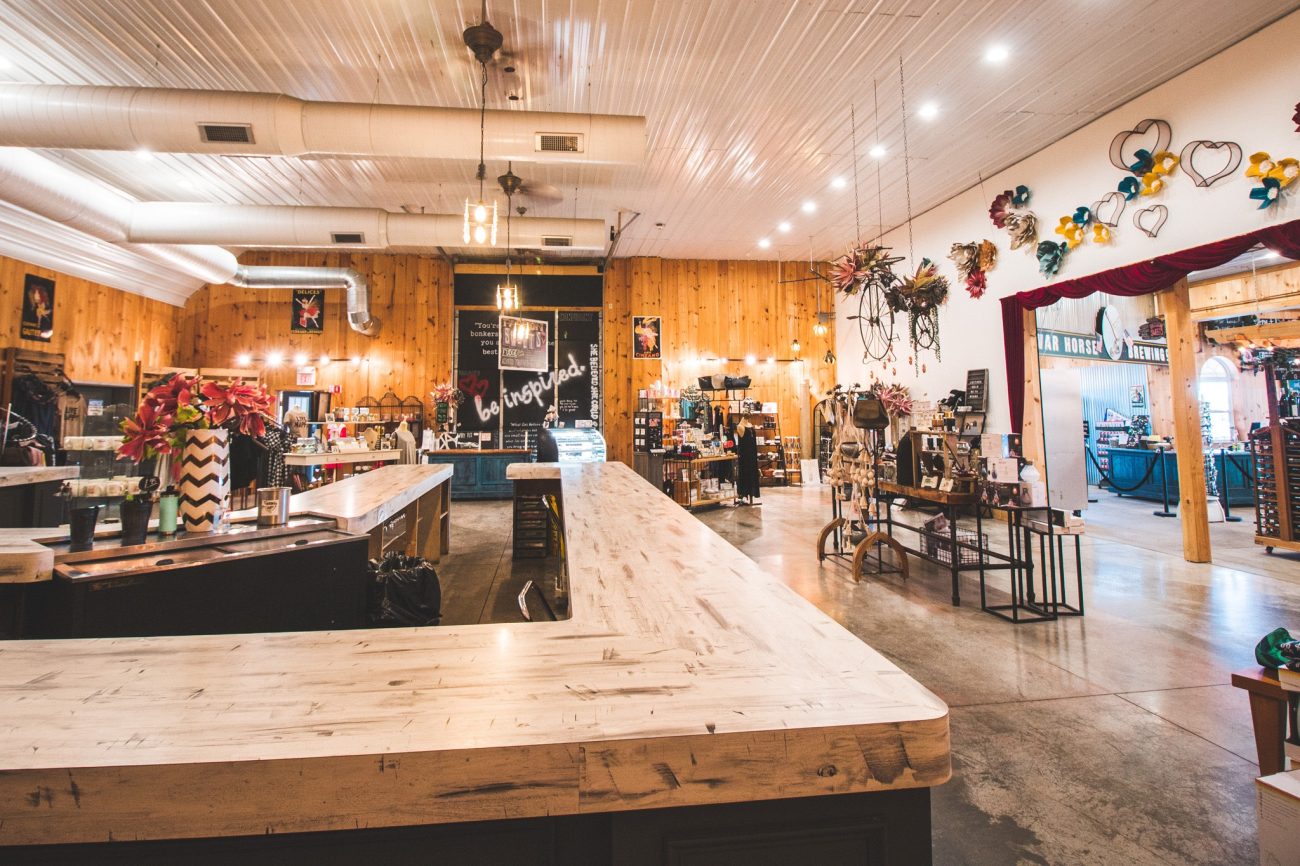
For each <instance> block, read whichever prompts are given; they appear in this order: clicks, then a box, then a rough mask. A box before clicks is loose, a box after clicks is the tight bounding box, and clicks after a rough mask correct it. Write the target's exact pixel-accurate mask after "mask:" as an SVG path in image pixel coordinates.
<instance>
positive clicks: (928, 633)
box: [440, 486, 1300, 866]
mask: <svg viewBox="0 0 1300 866" xmlns="http://www.w3.org/2000/svg"><path fill="white" fill-rule="evenodd" d="M763 498H764V502H765V504H764V505H763V506H762V507H755V508H736V509H732V508H721V509H715V510H712V511H705V512H701V513H700V514H699V517H700V519H701V520H702V521H703V522H704V523H705V524H707V525H708V526H710V527H712V528H713V529H715V530H716V531H717V532H718V533H719V534H721V535H722V536H723V537H724V538H726V539H728V540H729V541H731V542H732V543H733V544H735V545H736V546H737V547H739V548H740V549H741V550H743V551H744V552H745V553H746V554H748V555H749V556H750V557H752V558H753V559H754V560H755V561H757V562H758V563H759V564H760V565H762V566H763V567H764V568H766V569H767V570H768V571H770V572H772V573H773V574H777V575H780V576H782V577H783V578H784V579H785V580H786V581H787V583H789V585H790V586H791V587H793V588H794V589H795V590H796V591H798V592H799V593H800V594H802V595H803V596H804V597H805V598H807V599H808V600H809V601H810V602H812V603H813V604H816V605H817V606H818V607H819V608H821V609H822V610H824V611H825V612H826V613H828V614H829V615H830V616H832V617H834V618H835V619H836V620H838V621H839V622H841V623H842V624H843V625H844V626H845V627H846V628H848V629H849V630H851V631H852V632H854V633H855V634H857V635H859V636H860V637H862V638H863V639H864V640H866V641H867V642H868V643H870V644H871V645H872V646H873V647H875V648H876V649H878V650H880V651H881V652H882V653H884V654H885V655H886V656H888V657H889V658H890V659H892V660H893V661H894V662H895V663H896V664H898V665H899V666H900V667H901V668H903V670H905V671H907V672H908V673H909V674H911V675H912V676H913V677H915V678H916V679H917V680H919V681H920V682H922V683H924V684H925V685H926V686H928V687H929V688H931V689H932V690H933V691H935V692H936V693H937V694H938V695H939V696H940V697H942V698H943V699H944V700H945V701H947V702H948V705H949V706H950V707H951V724H952V744H953V757H954V760H953V763H954V775H953V779H952V781H951V782H949V783H948V784H947V785H944V786H942V787H940V788H937V789H936V790H935V792H934V809H933V817H934V846H935V863H937V864H945V866H947V864H954V866H955V864H972V866H973V864H998V866H1002V864H1021V863H1028V864H1071V866H1088V864H1099V866H1100V864H1107V866H1109V864H1116V863H1124V864H1125V866H1139V864H1174V863H1176V864H1253V863H1256V862H1258V855H1257V848H1256V841H1255V833H1256V822H1255V807H1254V803H1255V799H1254V782H1253V780H1254V777H1255V775H1256V773H1257V771H1258V768H1257V767H1256V765H1255V758H1254V740H1253V737H1252V734H1251V728H1250V719H1249V712H1248V707H1247V701H1246V697H1245V695H1244V694H1243V693H1241V692H1239V691H1237V690H1236V689H1234V688H1232V686H1231V685H1229V675H1230V673H1231V672H1232V671H1233V670H1236V669H1240V668H1244V667H1248V666H1251V665H1252V664H1253V658H1252V650H1253V647H1254V645H1255V642H1256V641H1257V640H1258V639H1259V638H1260V636H1261V635H1263V634H1264V633H1266V632H1267V631H1269V630H1270V629H1272V628H1275V627H1276V626H1279V625H1287V626H1289V627H1292V628H1296V627H1297V626H1300V568H1295V567H1294V564H1293V563H1294V562H1295V560H1290V561H1287V560H1284V559H1277V558H1276V557H1275V558H1273V560H1271V561H1270V559H1269V558H1268V557H1266V556H1265V554H1264V553H1263V551H1262V549H1260V550H1254V549H1250V548H1248V547H1245V546H1242V545H1237V548H1236V549H1235V552H1234V548H1233V547H1232V546H1231V545H1230V544H1229V543H1228V541H1227V540H1226V539H1225V541H1224V545H1223V552H1224V553H1225V554H1229V555H1231V556H1233V560H1232V561H1233V564H1232V565H1231V566H1219V565H1213V566H1211V565H1203V566H1194V565H1189V564H1188V563H1185V562H1184V561H1183V559H1182V556H1181V543H1179V542H1178V541H1177V535H1176V530H1177V521H1175V520H1161V519H1160V518H1155V517H1150V516H1146V517H1141V516H1139V512H1142V511H1146V512H1149V511H1150V510H1151V509H1150V507H1148V506H1149V503H1138V502H1132V501H1119V503H1118V505H1117V504H1116V503H1115V502H1105V501H1103V502H1102V503H1099V504H1098V506H1094V513H1093V514H1090V518H1094V519H1095V523H1096V525H1097V531H1095V532H1094V533H1093V534H1092V535H1090V536H1088V537H1086V538H1085V540H1084V565H1085V570H1084V574H1085V592H1086V598H1087V616H1086V617H1084V618H1082V619H1080V618H1071V619H1062V620H1059V621H1056V622H1048V623H1036V624H1026V625H1019V626H1016V625H1012V624H1010V623H1006V622H1003V621H1002V620H1000V619H997V618H995V617H993V616H991V615H989V614H987V613H983V612H981V611H980V610H979V608H978V598H979V594H978V583H977V580H976V578H975V576H974V575H973V574H972V575H970V576H969V577H963V581H962V596H963V600H964V604H963V606H962V607H960V608H954V607H952V606H951V604H950V603H949V594H950V593H949V581H948V577H947V574H946V572H945V573H942V574H941V573H940V572H939V571H937V570H936V569H934V568H933V567H932V566H929V565H926V564H924V563H921V562H918V561H915V560H913V564H912V578H911V580H910V581H908V582H907V583H903V582H902V581H901V580H900V579H899V577H898V576H897V575H885V576H883V577H881V578H878V579H872V580H867V581H863V582H862V583H854V582H853V581H852V579H851V578H850V575H849V572H848V568H847V567H846V566H843V565H840V564H837V563H836V562H835V561H833V560H832V561H827V562H825V563H818V561H817V558H816V555H815V542H816V537H817V532H818V530H819V529H820V527H821V526H822V525H823V524H824V523H825V521H826V520H827V518H828V516H829V508H830V505H829V502H830V493H829V489H828V488H825V487H816V486H809V487H804V488H784V489H770V490H765V491H764V494H763ZM1130 506H1132V509H1133V510H1132V513H1131V515H1130V514H1126V513H1125V511H1124V509H1128V508H1129V507H1130ZM630 507H632V506H630ZM509 516H510V511H509V503H456V505H455V507H454V508H453V535H452V538H453V547H454V551H453V554H452V556H451V557H450V558H449V559H448V560H447V561H446V562H445V564H444V566H443V567H442V568H441V569H440V573H441V575H442V578H443V581H444V599H445V600H446V601H445V603H444V611H445V612H450V611H454V610H460V611H463V612H462V613H460V614H457V616H460V617H461V619H460V620H459V621H477V620H476V619H472V618H466V617H469V616H470V612H473V611H478V612H479V616H480V618H484V619H488V618H490V616H489V614H491V612H492V611H494V610H495V611H497V612H498V613H500V614H501V615H503V616H507V615H510V612H509V611H508V608H509V606H510V605H513V600H512V599H513V593H515V592H517V588H515V585H516V584H520V583H522V580H523V579H524V577H523V576H522V575H523V574H524V571H523V570H522V569H514V568H512V567H511V562H510V556H509V546H508V545H509V538H508V534H509ZM1243 516H1246V515H1243ZM909 519H910V518H909ZM1157 523H1158V524H1160V526H1159V527H1156V526H1155V524H1157ZM1240 526H1242V525H1241V524H1238V525H1235V527H1240ZM1171 530H1172V531H1171ZM1162 533H1163V535H1162ZM991 534H992V535H993V537H994V540H995V541H996V540H997V537H998V533H997V532H996V531H995V532H993V533H991ZM1125 539H1127V540H1125ZM1216 543H1217V542H1216ZM516 572H518V573H517V574H516ZM506 600H510V604H509V605H507V604H506V603H505V601H506ZM513 618H517V612H516V613H514V614H513ZM448 621H457V619H456V616H452V617H450V618H448V619H444V622H448Z"/></svg>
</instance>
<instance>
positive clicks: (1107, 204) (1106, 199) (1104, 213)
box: [1092, 192, 1128, 228]
mask: <svg viewBox="0 0 1300 866" xmlns="http://www.w3.org/2000/svg"><path fill="white" fill-rule="evenodd" d="M1127 204H1128V199H1126V198H1125V197H1124V194H1123V193H1122V192H1108V193H1106V194H1105V195H1104V196H1102V197H1101V199H1100V200H1099V201H1097V203H1096V204H1094V205H1093V206H1092V217H1093V219H1094V220H1096V221H1097V222H1099V223H1101V224H1102V225H1106V226H1110V227H1111V228H1114V227H1115V226H1117V225H1119V218H1120V217H1121V216H1123V215H1124V208H1125V207H1126V206H1127Z"/></svg>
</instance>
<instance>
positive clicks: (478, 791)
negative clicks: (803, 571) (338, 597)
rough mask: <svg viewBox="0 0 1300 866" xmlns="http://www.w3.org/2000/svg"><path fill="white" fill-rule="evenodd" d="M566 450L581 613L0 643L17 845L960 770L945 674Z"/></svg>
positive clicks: (568, 809)
mask: <svg viewBox="0 0 1300 866" xmlns="http://www.w3.org/2000/svg"><path fill="white" fill-rule="evenodd" d="M400 468H401V469H410V468H412V467H400ZM429 468H434V467H429ZM383 471H387V470H379V472H383ZM558 471H559V473H560V476H561V484H562V490H563V495H564V519H565V533H566V536H567V542H568V550H569V574H570V581H571V592H572V609H573V617H572V619H570V620H565V621H560V622H546V623H531V624H529V623H520V624H510V625H475V626H463V627H447V628H429V629H390V630H368V631H350V632H321V633H290V634H265V635H248V634H244V635H232V636H197V637H168V638H129V639H109V640H70V641H31V642H11V643H8V644H4V643H0V845H3V844H22V843H28V844H29V843H37V842H55V841H99V840H107V839H146V838H165V837H187V836H211V835H238V834H262V833H285V832H294V831H308V830H326V829H351V828H354V827H375V826H392V825H404V824H428V823H446V822H455V821H466V820H484V819H502V818H516V817H527V816H541V815H562V814H575V813H581V812H603V811H617V810H627V809H642V808H653V807H660V806H682V805H693V804H704V803H720V802H739V801H747V800H758V799H766V798H778V797H796V796H804V795H813V794H836V793H853V792H863V791H873V790H881V789H890V788H906V787H919V786H931V785H936V784H940V783H942V782H944V781H945V780H946V779H947V778H948V776H949V774H950V768H949V739H948V708H947V707H946V706H945V705H944V703H943V702H942V701H940V700H939V699H938V698H937V697H936V696H935V695H933V694H932V693H931V692H930V691H928V690H927V689H925V688H924V687H922V686H921V685H920V684H918V683H917V682H916V681H914V680H913V679H912V678H911V677H909V676H907V675H906V674H904V673H903V672H902V671H900V670H899V669H898V668H897V667H895V666H894V665H893V664H892V663H890V662H889V661H888V660H886V659H885V658H884V657H883V656H881V655H880V654H879V653H877V652H876V651H875V650H873V649H872V648H871V647H869V646H867V645H866V644H865V643H863V642H862V641H860V640H858V639H857V638H856V637H854V636H853V635H852V634H850V633H849V632H848V631H846V630H845V629H844V628H842V627H841V626H840V625H838V624H837V623H835V622H834V621H833V620H832V619H830V618H829V617H828V616H826V615H825V614H823V613H821V612H820V611H819V610H817V609H816V608H815V607H813V605H811V604H809V603H808V602H806V601H805V600H803V599H802V598H800V597H799V596H798V595H796V594H795V593H794V592H793V591H792V590H790V589H789V588H787V587H786V586H785V585H784V584H782V583H781V582H780V581H779V580H777V579H776V578H774V577H772V576H771V575H769V574H767V573H765V572H764V571H763V570H762V569H760V568H759V567H758V566H757V565H756V564H755V563H754V562H753V561H752V560H750V559H748V558H747V557H745V556H744V555H743V554H742V553H740V552H739V551H738V550H736V549H735V548H734V547H732V546H731V545H730V544H728V543H727V542H726V541H724V540H723V539H722V538H721V537H719V536H718V535H717V534H715V533H714V532H713V531H712V530H710V529H708V528H707V527H705V526H704V525H703V524H702V523H700V522H698V521H697V520H695V519H694V518H693V517H691V516H690V515H689V514H688V513H686V512H685V511H684V510H682V509H681V507H679V506H678V505H676V504H675V503H673V501H672V500H671V499H669V498H667V497H665V496H662V495H660V494H658V493H657V492H656V491H655V490H654V488H653V487H651V486H650V485H648V484H646V482H644V481H643V480H642V479H641V478H639V477H638V476H637V475H636V474H635V473H634V472H633V471H632V470H631V469H629V468H628V467H626V466H624V465H622V464H618V463H601V464H578V465H564V466H562V467H560V468H559V470H558ZM377 474H378V472H376V473H370V474H369V475H367V476H365V478H373V477H374V476H375V475H377ZM345 483H346V482H345ZM332 487H333V488H339V487H342V484H337V485H332ZM330 489H331V488H324V489H323V490H325V491H328V490H330ZM809 555H810V556H811V555H813V554H812V546H811V540H810V542H809Z"/></svg>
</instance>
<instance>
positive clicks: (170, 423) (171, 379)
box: [117, 373, 272, 470]
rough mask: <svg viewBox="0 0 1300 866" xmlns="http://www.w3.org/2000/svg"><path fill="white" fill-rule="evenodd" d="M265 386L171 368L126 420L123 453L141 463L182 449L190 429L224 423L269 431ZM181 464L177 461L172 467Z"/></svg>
mask: <svg viewBox="0 0 1300 866" xmlns="http://www.w3.org/2000/svg"><path fill="white" fill-rule="evenodd" d="M271 402H272V401H271V395H270V394H268V393H267V392H266V389H265V388H262V387H259V386H256V385H245V384H244V382H243V380H241V379H236V380H235V381H233V382H231V383H230V384H229V385H218V384H217V383H215V382H206V383H204V384H203V385H202V386H200V385H199V380H198V378H197V377H190V376H186V375H184V374H182V373H173V374H172V375H170V376H168V377H167V378H166V379H164V380H163V381H162V382H160V383H159V384H158V385H156V386H154V387H153V388H150V389H149V391H148V392H147V393H146V394H145V395H144V399H143V400H141V401H140V408H139V409H138V410H136V414H135V417H133V418H127V419H126V420H124V421H123V422H122V444H121V446H119V447H118V449H117V453H118V455H119V456H121V457H123V458H125V459H127V460H132V461H134V462H136V463H139V462H140V461H142V460H146V459H148V458H150V457H157V456H161V455H164V454H179V453H180V452H181V450H182V449H183V448H184V447H185V437H186V434H188V433H189V431H191V430H203V429H207V428H209V427H226V428H228V429H230V430H235V431H238V432H240V433H246V434H248V435H249V436H264V435H266V424H265V422H264V421H263V420H262V419H263V417H264V416H266V414H267V412H268V411H269V410H270V408H271ZM178 468H179V465H174V466H173V470H175V469H178Z"/></svg>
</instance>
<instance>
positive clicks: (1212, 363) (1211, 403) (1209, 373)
mask: <svg viewBox="0 0 1300 866" xmlns="http://www.w3.org/2000/svg"><path fill="white" fill-rule="evenodd" d="M1233 373H1234V371H1233V369H1232V365H1231V364H1229V363H1228V362H1227V361H1226V360H1224V359H1223V358H1211V359H1209V360H1208V361H1206V362H1205V363H1204V364H1202V365H1201V375H1200V379H1199V381H1198V382H1197V397H1198V398H1199V399H1200V401H1201V412H1202V415H1203V416H1204V415H1206V414H1208V415H1209V420H1210V439H1211V440H1212V441H1214V442H1231V441H1233V440H1234V439H1236V438H1237V431H1236V428H1235V427H1233V425H1232V379H1233Z"/></svg>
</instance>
